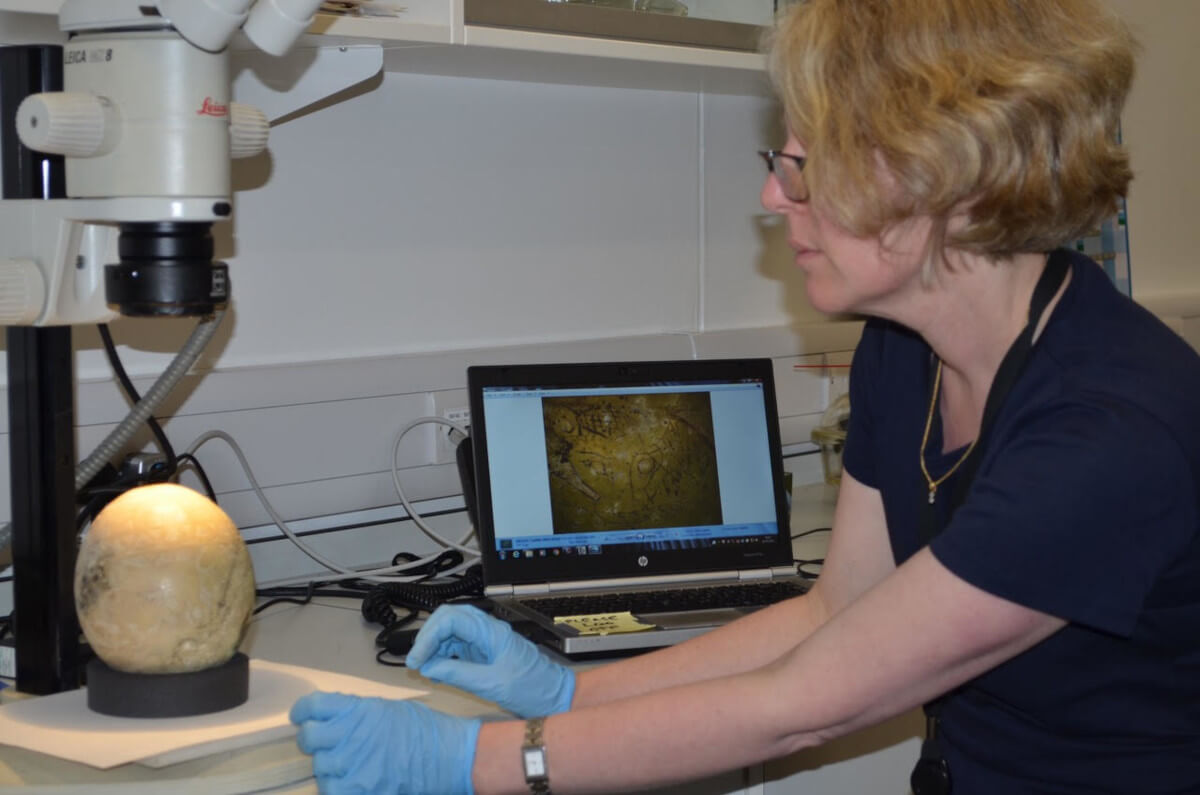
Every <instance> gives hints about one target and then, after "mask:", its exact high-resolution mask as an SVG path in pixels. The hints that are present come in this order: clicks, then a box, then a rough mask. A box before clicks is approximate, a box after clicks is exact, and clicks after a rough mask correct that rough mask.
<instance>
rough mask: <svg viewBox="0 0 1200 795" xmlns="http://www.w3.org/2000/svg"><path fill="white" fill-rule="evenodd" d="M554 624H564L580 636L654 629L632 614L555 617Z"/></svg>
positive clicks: (651, 625)
mask: <svg viewBox="0 0 1200 795" xmlns="http://www.w3.org/2000/svg"><path fill="white" fill-rule="evenodd" d="M554 623H555V624H566V625H567V626H568V627H571V628H572V629H575V630H577V631H578V632H579V634H580V635H615V634H617V633H620V632H641V631H643V630H647V629H654V626H655V625H654V624H647V623H646V622H644V621H642V620H641V619H639V618H638V617H637V616H635V615H634V614H633V613H630V612H629V611H628V610H626V611H625V612H624V613H597V614H596V615H590V616H555V618H554Z"/></svg>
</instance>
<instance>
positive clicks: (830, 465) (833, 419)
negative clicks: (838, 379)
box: [812, 394, 850, 486]
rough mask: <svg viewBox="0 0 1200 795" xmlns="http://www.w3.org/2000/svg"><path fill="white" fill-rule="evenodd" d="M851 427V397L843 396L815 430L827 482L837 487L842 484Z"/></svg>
mask: <svg viewBox="0 0 1200 795" xmlns="http://www.w3.org/2000/svg"><path fill="white" fill-rule="evenodd" d="M849 425H850V395H848V394H841V395H839V396H838V397H837V398H836V399H834V401H833V402H832V403H830V404H829V408H827V409H825V413H824V414H822V415H821V422H820V423H819V424H818V425H817V427H815V428H813V432H812V440H813V442H814V443H815V444H816V445H817V446H818V447H820V448H821V468H822V469H823V470H824V472H825V482H826V483H828V484H830V485H832V486H836V485H838V484H839V483H841V482H842V447H843V446H844V445H845V444H846V428H847V427H848V426H849Z"/></svg>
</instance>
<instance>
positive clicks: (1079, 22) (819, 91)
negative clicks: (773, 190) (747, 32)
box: [767, 0, 1137, 259]
mask: <svg viewBox="0 0 1200 795" xmlns="http://www.w3.org/2000/svg"><path fill="white" fill-rule="evenodd" d="M1136 47H1137V44H1136V42H1135V41H1134V39H1133V36H1132V34H1131V33H1130V31H1129V30H1128V28H1127V27H1126V26H1125V25H1124V23H1122V22H1121V21H1120V19H1119V18H1117V17H1116V15H1115V14H1114V13H1113V12H1112V11H1111V10H1110V9H1109V8H1108V7H1107V6H1106V5H1105V4H1104V3H1103V2H1100V0H804V1H803V2H800V3H798V4H796V5H793V6H792V7H790V8H789V9H788V10H787V12H785V13H784V14H783V15H781V17H780V19H779V20H778V23H777V24H776V25H775V26H774V28H773V29H772V31H771V32H770V33H769V34H768V38H767V48H768V49H767V52H768V70H769V73H770V76H771V79H772V82H773V84H774V86H775V89H776V92H777V93H778V95H779V97H780V99H781V101H782V102H783V106H784V114H785V120H786V122H787V125H788V128H789V130H790V131H791V132H792V134H794V135H795V136H796V137H797V138H798V139H799V140H800V141H802V142H803V143H804V145H805V146H806V148H807V157H808V161H807V164H806V165H805V171H804V174H805V178H806V180H807V182H808V185H809V189H810V192H811V195H812V197H813V199H812V200H813V201H814V202H816V203H817V204H818V205H819V206H821V207H822V208H823V209H824V210H825V211H826V212H828V213H829V214H830V216H831V217H832V218H833V220H834V221H835V222H836V223H838V224H839V225H840V226H842V227H844V228H846V229H848V230H850V231H851V232H852V233H855V234H857V235H859V236H868V235H882V234H883V233H884V232H885V231H886V230H887V229H888V228H889V227H890V226H892V225H894V224H896V223H898V222H900V221H902V220H904V219H906V218H910V217H913V216H922V215H923V216H928V217H930V218H932V219H934V233H933V238H932V240H931V243H930V245H931V247H932V248H934V250H938V251H942V250H944V248H945V247H953V248H957V249H960V250H963V251H968V252H972V253H976V254H982V255H985V256H987V257H989V258H992V259H1006V258H1009V257H1011V256H1012V255H1014V254H1018V253H1022V252H1038V251H1048V250H1050V249H1053V248H1055V247H1056V246H1059V245H1061V244H1062V243H1063V242H1065V241H1068V240H1070V239H1073V238H1076V237H1079V236H1082V235H1084V234H1086V233H1088V232H1089V231H1091V230H1093V229H1095V228H1096V227H1097V226H1098V225H1099V223H1100V221H1101V220H1102V219H1104V218H1106V217H1107V216H1110V215H1111V214H1112V213H1113V212H1114V211H1115V209H1116V206H1117V202H1118V198H1119V197H1120V196H1124V195H1125V192H1126V189H1127V187H1128V184H1129V181H1130V180H1131V179H1132V172H1131V170H1130V167H1129V158H1128V154H1127V153H1126V151H1125V150H1124V149H1123V148H1122V147H1121V145H1120V144H1119V142H1118V125H1119V121H1120V113H1121V108H1122V106H1123V105H1124V102H1125V97H1126V95H1127V94H1128V92H1129V86H1130V84H1131V82H1132V80H1133V70H1134V53H1135V50H1136ZM880 165H882V166H883V167H884V168H885V170H886V173H887V174H888V176H889V178H888V179H886V180H881V179H880V171H879V167H880ZM964 210H965V213H966V220H965V223H963V224H961V225H960V224H958V223H955V224H954V225H953V227H951V228H948V222H949V219H950V217H951V215H953V214H955V213H961V212H963V211H964Z"/></svg>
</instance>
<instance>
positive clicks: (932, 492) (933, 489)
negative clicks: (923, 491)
mask: <svg viewBox="0 0 1200 795" xmlns="http://www.w3.org/2000/svg"><path fill="white" fill-rule="evenodd" d="M941 384H942V360H941V359H938V364H937V373H936V374H935V375H934V377H933V395H932V396H930V398H929V416H927V417H926V418H925V433H924V434H923V435H922V436H921V456H920V458H921V474H922V475H924V476H925V482H926V483H928V484H929V504H930V505H933V501H934V500H935V499H937V488H938V486H940V485H942V483H944V482H945V480H946V478H948V477H950V476H951V475H953V474H954V473H955V472H956V471H957V470H958V468H959V466H961V465H962V462H963V461H966V460H967V456H969V455H971V451H972V450H974V449H975V442H977V441H979V437H978V436H976V437H975V438H974V439H972V440H971V444H970V445H969V446H968V447H967V450H966V452H965V453H963V454H962V456H961V457H959V459H958V460H957V461H955V462H954V466H952V467H950V471H949V472H947V473H946V474H944V475H942V476H941V477H940V478H938V479H937V480H934V479H933V476H932V475H930V474H929V470H928V469H926V467H925V445H927V444H929V429H930V428H931V427H933V410H934V408H935V407H936V406H937V399H938V387H940V386H941Z"/></svg>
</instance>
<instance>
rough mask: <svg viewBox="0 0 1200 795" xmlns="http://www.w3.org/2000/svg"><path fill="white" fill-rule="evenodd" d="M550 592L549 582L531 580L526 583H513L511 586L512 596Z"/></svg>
mask: <svg viewBox="0 0 1200 795" xmlns="http://www.w3.org/2000/svg"><path fill="white" fill-rule="evenodd" d="M542 593H550V584H549V583H545V582H533V583H529V584H528V585H514V586H513V587H512V595H513V596H529V595H531V594H542Z"/></svg>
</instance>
